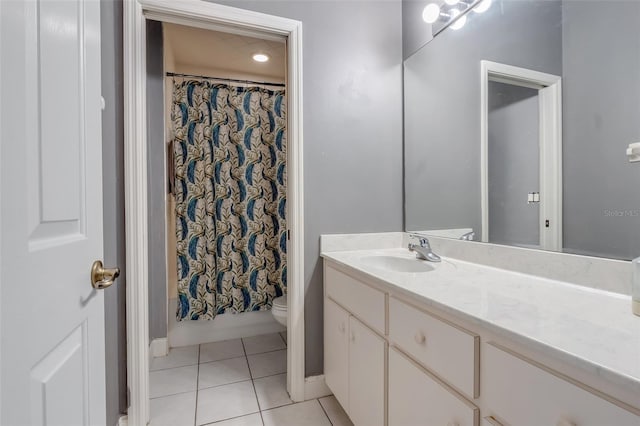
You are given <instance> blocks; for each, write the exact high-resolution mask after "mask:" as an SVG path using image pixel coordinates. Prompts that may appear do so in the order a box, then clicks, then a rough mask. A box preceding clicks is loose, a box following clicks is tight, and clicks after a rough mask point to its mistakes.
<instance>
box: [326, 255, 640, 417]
mask: <svg viewBox="0 0 640 426" xmlns="http://www.w3.org/2000/svg"><path fill="white" fill-rule="evenodd" d="M324 277H325V282H324V285H325V298H324V309H325V311H324V339H325V342H324V360H325V365H324V372H325V379H326V383H327V385H328V387H329V388H330V389H331V391H332V392H333V393H334V395H335V396H336V398H337V400H338V401H339V402H340V404H341V405H342V407H343V408H344V409H345V411H346V412H347V414H348V415H349V417H350V418H351V420H352V421H353V423H354V424H355V425H356V426H378V425H388V426H418V425H424V426H432V425H433V426H480V425H482V426H542V425H544V426H640V399H639V400H638V404H637V405H636V404H635V403H634V402H631V405H628V404H629V403H628V402H627V403H624V402H621V400H618V399H616V398H614V397H612V396H609V395H606V394H604V393H603V392H601V391H599V390H596V389H594V388H592V387H589V386H587V385H584V384H582V383H583V382H580V381H579V380H577V379H574V378H572V377H571V376H570V375H569V374H568V373H567V374H563V373H558V371H561V372H565V367H564V366H563V365H562V364H555V366H554V368H552V367H548V366H547V365H546V364H545V363H544V362H540V361H537V359H538V357H539V356H540V355H532V353H531V352H530V351H529V350H527V349H526V348H524V349H525V350H524V351H523V353H522V352H519V351H521V350H523V347H522V346H521V345H520V344H519V343H516V342H512V341H510V340H508V339H507V340H505V339H503V338H497V337H496V334H494V332H493V331H489V330H486V329H485V328H483V327H482V326H479V325H478V324H476V323H474V322H470V321H466V320H459V319H458V318H457V317H456V316H455V315H452V314H450V313H444V312H442V311H440V310H436V309H434V308H433V307H431V306H429V305H428V304H427V303H420V302H419V301H416V300H415V299H416V298H412V297H411V294H410V293H407V292H406V291H404V292H398V291H397V290H396V289H394V287H393V286H392V285H391V284H389V285H388V287H387V286H385V282H384V281H381V280H379V279H374V278H368V276H367V275H366V274H362V273H361V272H358V271H357V270H352V269H351V268H349V267H348V266H344V265H340V264H334V263H332V262H330V261H325V264H324ZM356 277H357V278H356ZM496 339H497V340H496ZM514 348H517V349H514ZM547 363H551V364H554V362H553V361H548V362H547ZM568 371H571V369H570V368H569V369H568ZM580 374H582V373H580ZM625 398H626V399H627V400H628V397H625Z"/></svg>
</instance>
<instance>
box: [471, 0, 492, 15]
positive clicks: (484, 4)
mask: <svg viewBox="0 0 640 426" xmlns="http://www.w3.org/2000/svg"><path fill="white" fill-rule="evenodd" d="M490 7H491V0H482V1H481V2H480V3H478V5H477V6H476V7H474V8H473V11H474V12H476V13H484V12H486V11H487V10H489V8H490Z"/></svg>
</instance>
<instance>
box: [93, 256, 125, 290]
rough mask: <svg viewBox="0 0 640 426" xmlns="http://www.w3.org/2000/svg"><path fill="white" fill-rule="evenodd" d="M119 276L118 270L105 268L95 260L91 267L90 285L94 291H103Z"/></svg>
mask: <svg viewBox="0 0 640 426" xmlns="http://www.w3.org/2000/svg"><path fill="white" fill-rule="evenodd" d="M119 276H120V268H105V267H104V266H103V265H102V262H101V261H99V260H96V261H95V262H93V265H92V266H91V285H92V286H93V288H95V289H96V290H104V289H105V288H107V287H110V286H111V284H113V282H114V281H115V280H116V278H118V277H119Z"/></svg>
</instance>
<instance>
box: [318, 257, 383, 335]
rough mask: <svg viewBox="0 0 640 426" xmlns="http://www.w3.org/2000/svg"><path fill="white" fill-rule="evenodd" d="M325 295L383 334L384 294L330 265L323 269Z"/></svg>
mask: <svg viewBox="0 0 640 426" xmlns="http://www.w3.org/2000/svg"><path fill="white" fill-rule="evenodd" d="M324 285H325V291H326V293H327V296H329V297H331V298H332V299H333V300H335V301H336V302H338V303H339V304H340V305H342V306H344V307H345V308H346V309H347V310H348V311H349V312H351V313H352V314H353V315H355V316H356V317H358V318H359V319H360V320H361V321H363V322H364V323H365V324H367V325H368V326H369V327H371V328H372V329H374V330H375V331H377V332H378V333H380V334H382V335H384V334H385V318H384V315H385V295H384V293H383V292H381V291H378V290H376V289H374V288H371V287H369V286H368V285H366V284H363V283H361V282H360V281H358V280H356V279H354V278H351V277H350V276H349V275H347V274H343V273H342V272H340V271H337V270H335V269H333V268H331V267H330V266H326V267H325V270H324Z"/></svg>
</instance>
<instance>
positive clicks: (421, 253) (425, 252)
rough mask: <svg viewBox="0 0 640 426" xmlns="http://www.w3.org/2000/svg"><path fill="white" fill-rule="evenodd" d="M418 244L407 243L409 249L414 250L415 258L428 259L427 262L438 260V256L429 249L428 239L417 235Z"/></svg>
mask: <svg viewBox="0 0 640 426" xmlns="http://www.w3.org/2000/svg"><path fill="white" fill-rule="evenodd" d="M418 241H419V242H420V245H418V244H412V243H409V247H408V248H409V251H415V252H416V259H422V260H428V261H429V262H440V260H441V259H440V256H438V255H437V254H435V253H434V252H433V251H431V245H429V240H427V239H426V238H424V237H418Z"/></svg>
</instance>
